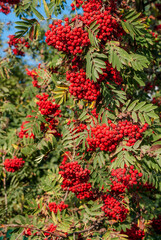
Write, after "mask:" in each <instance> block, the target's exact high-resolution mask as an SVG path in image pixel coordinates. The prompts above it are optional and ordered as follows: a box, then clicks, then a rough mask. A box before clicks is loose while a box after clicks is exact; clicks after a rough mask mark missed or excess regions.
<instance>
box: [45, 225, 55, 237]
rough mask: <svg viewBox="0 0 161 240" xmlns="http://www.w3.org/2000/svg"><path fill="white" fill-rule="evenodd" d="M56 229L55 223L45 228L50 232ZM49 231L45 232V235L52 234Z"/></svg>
mask: <svg viewBox="0 0 161 240" xmlns="http://www.w3.org/2000/svg"><path fill="white" fill-rule="evenodd" d="M55 230H56V226H54V225H53V224H50V225H49V227H47V228H46V229H45V231H47V232H50V233H53V232H55ZM47 232H45V233H44V235H45V236H50V235H51V234H50V233H47Z"/></svg>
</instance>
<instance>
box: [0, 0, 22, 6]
mask: <svg viewBox="0 0 161 240" xmlns="http://www.w3.org/2000/svg"><path fill="white" fill-rule="evenodd" d="M1 2H4V3H8V4H13V5H14V4H18V3H19V2H20V0H1Z"/></svg>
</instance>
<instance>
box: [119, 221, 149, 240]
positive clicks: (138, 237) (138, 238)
mask: <svg viewBox="0 0 161 240" xmlns="http://www.w3.org/2000/svg"><path fill="white" fill-rule="evenodd" d="M121 233H122V234H126V235H127V236H128V239H129V240H142V239H144V236H145V232H144V230H142V229H140V228H139V227H138V226H137V224H133V225H132V227H131V229H127V230H126V232H124V231H121Z"/></svg>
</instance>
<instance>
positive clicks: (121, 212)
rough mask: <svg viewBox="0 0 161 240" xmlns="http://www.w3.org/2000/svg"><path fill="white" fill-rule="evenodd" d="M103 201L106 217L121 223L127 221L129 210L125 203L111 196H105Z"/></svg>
mask: <svg viewBox="0 0 161 240" xmlns="http://www.w3.org/2000/svg"><path fill="white" fill-rule="evenodd" d="M103 201H104V205H103V206H102V210H103V211H104V212H105V216H106V217H108V218H109V219H115V220H117V221H118V220H119V221H121V222H123V221H124V220H125V219H126V217H127V214H128V212H129V210H128V209H127V208H125V207H124V205H123V203H121V202H120V201H118V200H117V199H116V198H114V197H113V196H111V195H104V196H103Z"/></svg>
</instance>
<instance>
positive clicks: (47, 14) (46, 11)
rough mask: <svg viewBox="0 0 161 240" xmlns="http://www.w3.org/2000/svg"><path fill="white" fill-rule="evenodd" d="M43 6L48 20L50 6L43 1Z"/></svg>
mask: <svg viewBox="0 0 161 240" xmlns="http://www.w3.org/2000/svg"><path fill="white" fill-rule="evenodd" d="M43 4H44V10H45V13H46V16H47V18H49V17H50V11H49V8H48V5H47V3H46V1H45V0H43Z"/></svg>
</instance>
